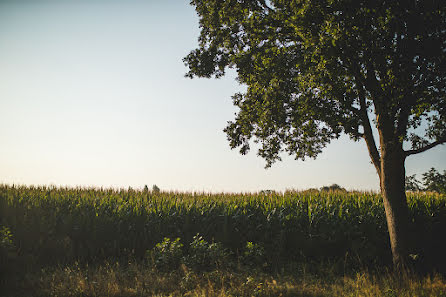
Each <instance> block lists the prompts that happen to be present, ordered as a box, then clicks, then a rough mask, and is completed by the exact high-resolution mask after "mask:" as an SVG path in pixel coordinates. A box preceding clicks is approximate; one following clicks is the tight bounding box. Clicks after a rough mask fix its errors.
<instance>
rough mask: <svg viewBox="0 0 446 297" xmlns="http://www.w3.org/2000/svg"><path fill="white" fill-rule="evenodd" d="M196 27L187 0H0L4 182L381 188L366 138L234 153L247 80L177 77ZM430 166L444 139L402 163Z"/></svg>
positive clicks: (442, 162) (0, 170) (0, 177)
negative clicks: (313, 155) (305, 148)
mask: <svg viewBox="0 0 446 297" xmlns="http://www.w3.org/2000/svg"><path fill="white" fill-rule="evenodd" d="M198 33H199V28H198V19H197V17H196V15H195V11H194V9H193V7H191V6H189V1H188V0H162V1H160V0H156V1H155V0H146V1H136V0H133V1H132V0H129V1H124V0H123V1H117V0H102V1H101V0H92V1H87V0H82V1H75V0H72V1H70V0H60V1H51V0H47V1H39V0H35V1H31V0H28V1H25V0H23V1H22V0H15V1H13V0H10V1H6V0H0V183H7V184H13V183H14V184H27V185H30V184H34V185H38V184H39V185H42V184H45V185H62V186H65V185H67V186H105V187H108V186H113V187H129V186H131V187H134V188H141V187H143V186H144V185H146V184H147V185H148V186H149V187H151V186H152V185H153V184H156V185H158V186H159V187H160V188H161V189H163V190H180V191H213V192H220V191H225V192H239V191H258V190H262V189H274V190H285V189H291V188H293V189H306V188H310V187H321V186H324V185H330V184H332V183H337V184H339V185H341V186H344V187H346V188H347V189H360V190H378V188H379V185H378V178H377V176H376V173H375V170H374V168H373V166H372V165H371V163H370V161H369V156H368V153H367V151H366V147H365V144H364V143H363V142H357V143H354V142H352V141H350V140H349V139H348V138H347V137H342V138H341V139H339V140H337V141H334V142H332V144H330V145H329V146H328V147H327V148H326V149H325V151H324V153H322V154H321V155H320V156H319V157H318V159H317V160H307V161H305V162H303V161H295V160H294V159H293V158H291V157H287V156H284V158H283V162H280V163H276V164H274V165H273V167H272V168H270V169H267V170H266V169H264V165H265V162H264V160H263V159H261V158H260V157H258V156H257V155H256V151H255V150H253V151H251V152H250V153H249V154H248V155H247V156H241V155H240V154H239V153H238V151H237V150H231V149H230V148H229V144H228V142H227V140H226V136H225V134H224V133H223V132H222V130H223V128H224V127H225V126H226V123H227V121H229V120H232V119H233V118H234V113H235V112H236V109H235V107H233V106H232V101H231V95H232V94H234V93H235V92H237V91H240V90H243V86H240V85H238V83H237V82H236V81H235V80H234V77H235V76H234V74H233V73H232V74H231V73H229V75H227V76H226V77H225V78H223V79H218V80H216V79H211V80H208V79H193V80H191V79H187V78H185V77H184V74H185V73H186V71H187V69H186V67H185V66H184V64H183V62H182V58H183V57H184V56H186V55H187V54H188V53H189V51H190V50H192V49H194V48H195V47H196V46H197V37H198ZM430 167H435V168H437V170H441V171H443V170H444V169H446V146H444V145H443V146H441V147H436V148H434V149H432V150H430V151H428V152H425V153H424V154H421V155H416V156H411V157H410V158H409V159H408V160H407V162H406V170H407V174H410V175H411V174H415V173H418V174H420V173H422V172H425V171H427V170H428V169H429V168H430ZM419 177H421V176H420V175H419Z"/></svg>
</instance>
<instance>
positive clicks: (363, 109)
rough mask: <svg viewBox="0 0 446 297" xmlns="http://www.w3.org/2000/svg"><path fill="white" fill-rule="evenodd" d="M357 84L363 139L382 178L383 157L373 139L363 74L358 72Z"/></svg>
mask: <svg viewBox="0 0 446 297" xmlns="http://www.w3.org/2000/svg"><path fill="white" fill-rule="evenodd" d="M356 83H357V89H358V95H359V105H360V109H359V116H360V117H361V121H362V126H363V128H364V134H363V138H364V140H365V143H366V144H367V149H368V151H369V155H370V159H372V163H373V165H374V166H375V169H376V172H377V173H378V176H381V157H380V155H379V152H378V149H377V148H376V143H375V138H374V137H373V131H372V126H371V125H370V119H369V115H368V113H367V105H366V99H365V90H364V86H363V84H362V82H361V73H360V72H359V71H356Z"/></svg>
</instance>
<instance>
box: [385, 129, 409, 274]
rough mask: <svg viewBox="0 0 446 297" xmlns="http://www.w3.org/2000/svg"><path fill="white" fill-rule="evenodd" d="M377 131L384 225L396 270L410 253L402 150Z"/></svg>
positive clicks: (403, 267)
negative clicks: (385, 223)
mask: <svg viewBox="0 0 446 297" xmlns="http://www.w3.org/2000/svg"><path fill="white" fill-rule="evenodd" d="M385 138H386V137H383V135H382V134H381V133H380V140H381V141H380V142H381V174H380V186H381V194H382V196H383V201H384V208H385V211H386V219H387V227H388V230H389V237H390V245H391V248H392V256H393V264H394V268H395V269H396V270H397V271H404V270H405V269H406V268H407V259H408V255H409V246H408V241H409V240H408V236H409V233H408V228H409V215H408V213H409V211H408V206H407V198H406V191H405V168H404V161H405V153H404V151H403V149H402V145H401V144H400V143H399V141H398V140H395V141H394V142H393V141H386V139H385Z"/></svg>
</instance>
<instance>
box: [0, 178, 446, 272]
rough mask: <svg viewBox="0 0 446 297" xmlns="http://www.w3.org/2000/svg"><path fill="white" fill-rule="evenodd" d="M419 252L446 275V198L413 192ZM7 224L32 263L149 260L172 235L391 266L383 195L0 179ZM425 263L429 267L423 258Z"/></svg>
mask: <svg viewBox="0 0 446 297" xmlns="http://www.w3.org/2000/svg"><path fill="white" fill-rule="evenodd" d="M408 204H409V210H410V219H411V226H410V230H411V238H413V242H412V243H411V246H412V249H411V254H412V257H413V258H414V259H416V261H418V262H420V263H423V264H422V265H424V267H423V268H424V269H437V270H440V271H443V272H445V271H446V255H445V253H444V250H446V236H444V234H445V233H444V230H446V196H445V195H438V194H434V193H408ZM0 225H3V226H7V227H8V228H10V230H11V232H12V234H13V237H14V244H15V246H16V247H17V249H18V252H19V254H20V255H22V256H27V257H28V258H27V261H28V262H34V263H67V262H73V261H87V262H88V261H92V260H97V259H108V258H110V257H115V258H116V257H128V256H132V257H137V258H138V257H143V255H144V254H145V252H146V251H147V250H148V249H152V248H153V247H154V246H155V244H157V243H159V242H161V241H162V240H163V238H164V237H169V238H177V237H179V238H181V240H182V242H183V243H185V245H187V244H188V243H189V242H191V241H192V238H193V236H194V235H196V234H197V233H200V234H201V235H202V236H203V237H204V238H205V239H206V240H207V241H209V242H219V243H222V245H223V246H224V247H225V248H227V249H228V250H230V251H232V252H233V253H234V254H237V253H240V251H241V250H242V249H243V247H244V246H245V245H246V242H248V241H249V242H254V243H256V244H259V245H261V246H262V247H263V248H264V250H265V255H266V259H267V261H268V263H270V264H271V265H272V266H280V265H284V264H287V263H291V262H293V263H294V262H295V263H299V262H311V261H328V262H333V263H338V264H339V265H344V266H345V265H358V264H359V265H362V266H364V267H380V266H383V265H387V264H389V263H390V262H391V255H390V247H389V240H388V234H387V226H386V220H385V214H384V209H383V204H382V199H381V196H380V195H379V194H375V193H362V192H349V193H345V192H318V191H307V192H296V191H289V192H285V193H274V192H273V193H243V194H207V193H181V192H161V193H154V192H151V191H147V190H146V191H139V190H133V189H127V190H123V189H121V190H117V189H95V188H56V187H45V186H39V187H33V186H30V187H26V186H9V185H0ZM420 265H421V264H420Z"/></svg>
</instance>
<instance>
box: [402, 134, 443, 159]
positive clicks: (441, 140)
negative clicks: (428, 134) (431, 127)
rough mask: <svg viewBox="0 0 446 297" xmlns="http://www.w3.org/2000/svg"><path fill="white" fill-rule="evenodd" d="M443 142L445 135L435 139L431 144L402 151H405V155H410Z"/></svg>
mask: <svg viewBox="0 0 446 297" xmlns="http://www.w3.org/2000/svg"><path fill="white" fill-rule="evenodd" d="M445 142H446V136H445V137H443V138H441V139H439V140H437V141H434V142H432V143H431V144H428V145H426V146H423V147H420V148H418V149H415V150H409V151H405V152H404V153H405V155H406V157H408V156H410V155H415V154H419V153H422V152H425V151H427V150H429V149H431V148H433V147H435V146H437V145H440V144H443V143H445Z"/></svg>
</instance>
